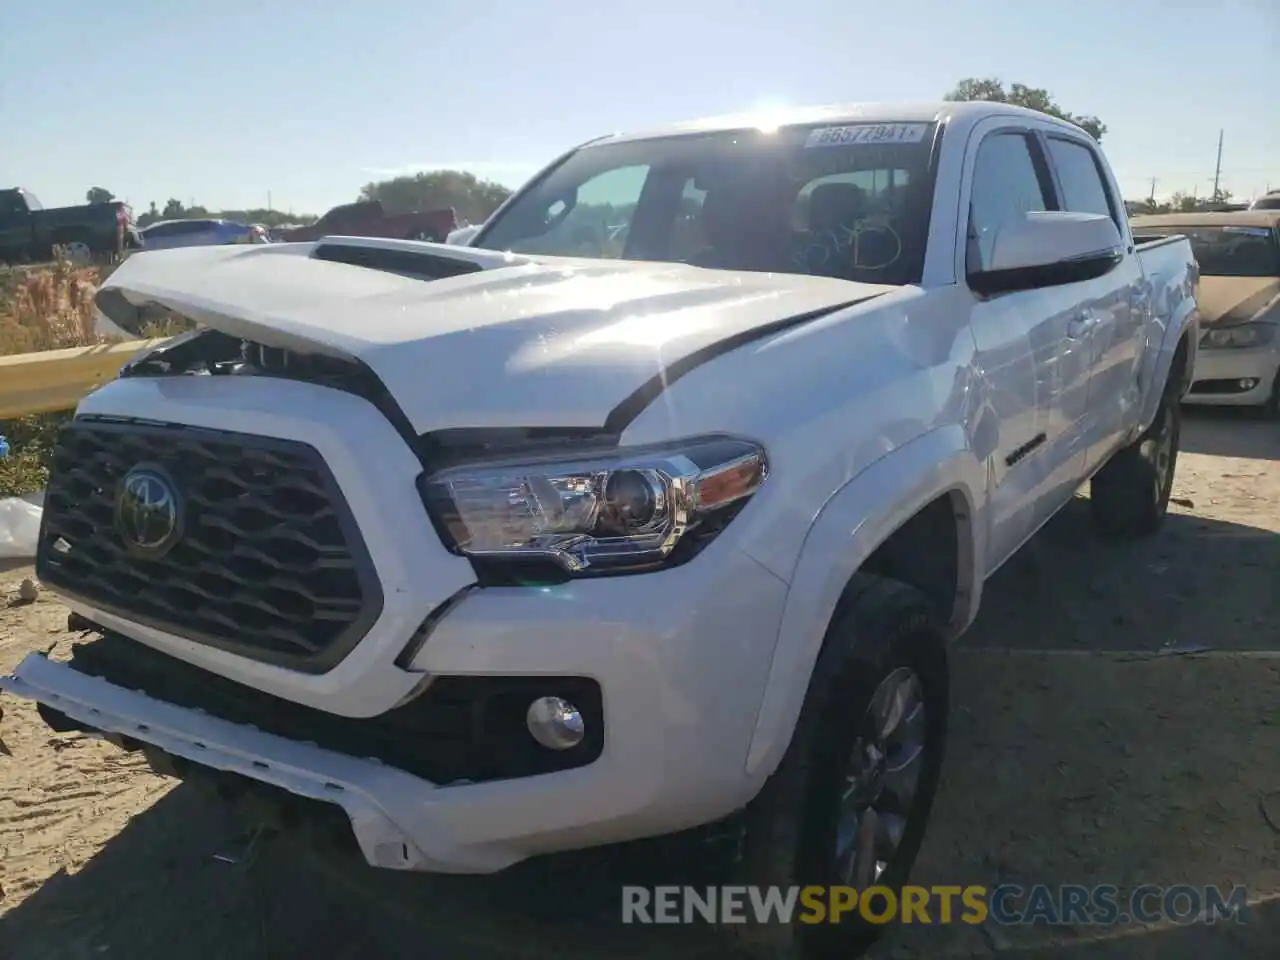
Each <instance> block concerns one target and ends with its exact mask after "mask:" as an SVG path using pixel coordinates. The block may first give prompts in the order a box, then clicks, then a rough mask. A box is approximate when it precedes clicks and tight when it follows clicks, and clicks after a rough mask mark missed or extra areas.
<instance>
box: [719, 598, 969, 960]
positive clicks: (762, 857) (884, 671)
mask: <svg viewBox="0 0 1280 960" xmlns="http://www.w3.org/2000/svg"><path fill="white" fill-rule="evenodd" d="M846 597H847V601H846V602H845V603H844V604H843V609H842V610H841V611H840V612H838V613H837V616H836V617H835V619H834V620H833V622H832V624H831V626H830V628H829V629H828V633H827V638H826V641H825V644H824V647H823V650H822V653H821V655H820V656H819V658H818V662H817V665H816V666H815V668H814V672H813V676H812V679H811V681H810V684H809V690H808V694H807V696H806V699H805V704H804V707H803V708H802V710H801V714H800V718H799V720H798V722H797V724H796V730H795V733H794V735H793V737H792V742H791V745H790V747H789V748H788V750H787V753H786V755H785V756H784V757H783V760H782V762H781V764H780V765H779V767H778V769H777V771H776V772H775V773H774V774H773V776H772V777H770V779H769V780H768V782H767V783H766V784H765V786H764V788H763V789H762V790H761V792H760V794H759V796H758V797H757V798H756V799H755V800H754V801H753V802H752V804H751V805H750V806H749V807H748V808H747V811H746V817H745V825H744V834H743V838H742V846H741V855H740V857H739V859H738V862H737V864H736V869H735V873H736V877H735V882H736V883H740V884H745V885H748V886H760V887H770V886H780V887H782V888H784V890H783V893H784V894H785V892H786V890H785V888H788V887H792V886H799V887H804V886H809V885H814V884H817V885H822V886H824V887H831V886H847V887H853V888H855V890H856V891H857V892H858V895H859V896H861V894H862V893H863V891H865V890H866V889H867V888H868V887H872V886H875V887H880V888H883V889H887V890H889V891H891V892H892V893H893V896H894V898H895V899H896V900H898V901H900V899H901V890H902V887H903V886H904V885H905V884H906V882H907V879H908V876H909V874H910V871H911V867H912V864H913V863H914V862H915V859H916V854H917V853H918V852H919V850H920V844H921V842H922V841H923V839H924V833H925V826H926V824H927V823H928V819H929V812H930V809H931V808H932V805H933V798H934V794H935V792H936V791H937V786H938V778H939V774H940V771H941V768H942V755H943V746H944V742H945V739H946V725H947V709H948V686H949V681H948V673H947V664H946V651H945V644H944V641H943V639H942V632H941V629H940V627H939V625H938V622H937V619H936V617H935V614H934V612H933V609H932V607H931V606H930V605H929V603H928V602H927V601H926V600H925V598H924V597H923V596H921V595H920V594H919V593H918V592H917V591H915V590H913V589H912V588H910V587H908V586H906V585H904V584H901V583H897V582H895V581H891V580H886V579H884V578H882V577H876V576H870V575H866V574H858V575H857V576H856V577H855V578H854V580H853V582H852V583H851V584H850V588H849V591H848V593H847V594H846ZM764 892H765V891H762V893H764ZM884 899H885V901H886V902H883V903H876V902H875V898H874V897H873V899H872V902H871V903H870V904H869V905H868V907H869V913H870V916H872V917H873V918H874V917H883V916H884V915H885V910H886V906H887V904H888V899H887V898H884ZM829 902H830V901H829V900H828V903H829ZM734 929H735V931H736V932H737V933H738V934H739V935H740V936H741V937H743V938H744V939H745V940H746V941H748V943H749V944H750V945H752V946H756V947H767V948H769V949H779V948H783V949H785V948H794V947H798V948H799V955H800V956H801V957H804V958H807V960H810V958H812V960H819V958H820V960H826V958H829V957H830V958H834V957H840V958H848V957H852V956H856V955H857V954H858V953H860V952H861V951H863V950H864V949H866V948H867V947H869V946H870V945H871V944H872V943H873V942H874V941H875V940H876V939H877V938H878V937H879V936H880V935H881V934H882V933H883V932H884V929H885V928H884V924H883V923H882V922H868V920H866V919H865V918H864V917H863V916H862V915H861V912H860V911H859V910H857V909H854V910H852V911H850V912H849V913H846V914H845V915H844V916H843V917H842V918H841V920H840V922H839V923H824V924H815V925H808V924H795V925H794V926H792V927H789V928H788V927H779V926H777V925H756V924H747V925H743V926H740V927H735V928H734Z"/></svg>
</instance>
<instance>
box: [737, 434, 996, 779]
mask: <svg viewBox="0 0 1280 960" xmlns="http://www.w3.org/2000/svg"><path fill="white" fill-rule="evenodd" d="M986 487H987V483H986V468H985V466H984V464H983V463H982V461H980V460H979V459H978V458H977V457H976V456H975V455H974V454H973V452H972V451H971V450H970V449H969V445H968V443H967V441H966V437H965V434H964V431H963V429H962V428H961V427H960V426H958V425H952V426H946V427H939V428H937V429H935V430H932V431H930V432H929V433H926V434H923V435H921V436H920V437H917V438H916V439H915V440H912V441H911V442H909V443H907V444H904V445H903V446H901V447H899V448H897V449H896V450H894V451H893V452H891V453H889V454H887V455H886V456H884V457H882V458H881V459H879V460H877V461H876V462H875V463H873V464H871V465H870V466H869V467H867V468H866V469H865V470H863V471H862V472H861V473H859V474H858V475H857V476H855V477H854V478H853V479H851V480H850V481H849V482H848V483H847V484H846V485H845V486H844V487H842V488H841V489H840V490H839V491H837V492H836V494H835V495H834V496H832V497H831V499H830V500H828V501H827V503H826V504H825V505H824V506H823V508H822V510H821V511H820V512H819V514H818V516H817V518H816V519H815V520H814V522H813V525H812V526H811V527H810V529H809V533H808V535H807V536H806V537H805V540H804V544H803V546H802V548H801V552H800V557H799V560H798V562H797V563H796V567H795V572H794V575H793V577H792V580H791V587H790V589H789V590H788V592H787V599H786V604H785V606H784V608H783V614H782V623H781V626H780V627H779V631H778V642H777V645H776V646H775V648H774V654H773V662H772V665H771V666H770V670H769V676H768V680H767V682H766V684H765V690H764V695H763V699H762V700H761V704H760V711H759V714H758V715H757V718H756V728H755V732H754V734H753V736H752V741H751V748H750V750H749V752H748V755H747V772H748V774H757V775H758V774H769V773H772V772H773V770H774V769H776V767H777V765H778V763H779V762H780V761H781V760H782V755H783V754H784V753H785V752H786V749H787V745H788V744H789V743H790V742H791V735H792V732H793V731H794V730H795V725H796V721H797V719H798V718H799V716H800V708H801V706H802V705H803V703H804V698H805V694H806V692H807V690H808V685H809V676H810V675H811V673H812V671H813V667H814V664H815V663H816V661H817V659H818V653H819V651H820V650H821V649H822V642H823V639H824V637H825V636H826V631H827V625H828V624H829V623H830V622H831V618H832V616H833V614H834V613H835V609H836V604H837V603H838V602H839V600H840V596H841V594H842V593H843V592H844V588H845V586H846V585H847V584H848V582H849V580H850V578H852V576H853V575H854V573H856V572H857V570H858V569H859V567H861V566H862V564H863V563H864V562H865V561H866V559H867V558H868V557H869V556H870V555H871V554H872V552H873V551H874V550H875V549H876V548H877V547H878V546H879V545H880V544H881V543H883V542H884V541H885V540H886V539H888V537H889V536H890V535H891V534H892V533H893V532H894V531H895V530H897V529H898V528H899V527H901V526H902V525H903V524H904V523H906V521H907V520H909V519H911V517H912V516H914V515H915V514H916V513H917V512H918V511H919V510H920V509H921V508H923V507H924V506H926V505H927V504H929V503H931V502H932V501H934V500H936V499H937V498H938V497H939V496H942V495H943V494H947V493H950V492H952V491H955V492H956V493H958V494H959V495H960V496H961V497H962V498H963V503H964V509H963V513H964V517H963V521H964V522H962V524H961V530H960V537H959V540H960V579H961V583H960V586H959V590H958V591H957V594H958V596H957V603H956V605H955V611H954V613H953V616H952V619H951V622H950V624H949V628H950V631H951V633H952V635H956V634H959V633H960V632H961V631H963V630H964V629H965V627H967V626H968V625H969V623H970V622H971V621H972V619H973V616H974V614H975V613H976V612H977V607H978V601H979V597H980V594H981V589H982V580H983V574H982V570H981V558H982V557H983V556H984V544H985V541H986V534H985V530H986V526H985V522H984V521H985V516H984V514H985V510H986Z"/></svg>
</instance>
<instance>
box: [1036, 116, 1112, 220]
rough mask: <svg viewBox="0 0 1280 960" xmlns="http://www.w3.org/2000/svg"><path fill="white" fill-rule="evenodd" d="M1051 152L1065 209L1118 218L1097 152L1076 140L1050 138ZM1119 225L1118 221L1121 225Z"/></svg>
mask: <svg viewBox="0 0 1280 960" xmlns="http://www.w3.org/2000/svg"><path fill="white" fill-rule="evenodd" d="M1049 155H1050V156H1051V157H1052V158H1053V165H1054V167H1055V168H1056V169H1057V171H1058V180H1059V182H1060V183H1061V184H1062V202H1063V208H1064V209H1066V210H1070V211H1072V212H1073V213H1100V214H1102V215H1103V216H1104V217H1111V218H1113V219H1114V218H1115V211H1114V210H1113V209H1112V207H1111V203H1110V202H1109V200H1108V198H1107V188H1106V184H1104V183H1103V182H1102V174H1101V173H1100V172H1099V170H1098V162H1097V160H1096V159H1094V153H1093V151H1092V150H1091V149H1090V148H1089V147H1087V146H1085V145H1084V144H1083V143H1077V142H1075V141H1074V140H1062V139H1060V138H1058V137H1050V138H1049ZM1117 226H1118V224H1117Z"/></svg>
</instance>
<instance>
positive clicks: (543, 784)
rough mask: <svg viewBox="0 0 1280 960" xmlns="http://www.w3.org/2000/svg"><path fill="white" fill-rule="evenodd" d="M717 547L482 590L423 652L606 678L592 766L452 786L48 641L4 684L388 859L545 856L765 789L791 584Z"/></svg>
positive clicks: (531, 671) (626, 835) (482, 868)
mask: <svg viewBox="0 0 1280 960" xmlns="http://www.w3.org/2000/svg"><path fill="white" fill-rule="evenodd" d="M715 547H716V545H715V544H713V545H712V547H711V548H708V550H707V551H704V554H703V555H702V556H701V557H699V558H697V559H696V560H695V561H693V562H692V563H690V564H687V565H686V566H685V567H682V568H679V569H676V570H671V571H666V572H662V573H656V574H648V575H643V576H638V577H631V578H612V579H608V580H598V581H584V582H579V583H571V584H565V585H563V586H559V587H547V588H500V589H491V590H476V591H473V592H472V593H470V594H468V595H467V596H466V597H465V598H464V599H463V600H462V601H461V602H459V603H458V604H456V605H455V606H454V607H453V608H452V609H451V611H450V612H449V613H448V614H447V615H446V616H444V617H443V619H442V620H441V621H440V622H439V623H438V624H437V626H436V629H435V631H434V632H433V633H432V634H431V636H430V639H429V640H428V642H427V643H426V645H425V646H424V648H423V650H422V652H421V653H420V654H419V655H418V657H417V659H416V660H415V663H414V669H415V671H417V670H421V671H422V673H423V674H425V675H441V674H449V675H459V674H461V675H471V676H482V675H505V676H537V675H539V674H541V675H557V674H566V673H573V674H578V675H584V676H590V677H593V678H594V679H596V680H597V681H598V682H599V684H600V687H601V689H602V691H603V701H604V730H605V737H604V741H605V742H604V747H603V750H602V752H601V754H600V756H599V758H598V759H596V760H595V761H594V762H593V763H590V764H589V765H587V766H584V767H579V768H577V769H571V770H563V771H560V772H555V773H547V774H540V775H536V776H529V777H521V778H516V779H508V780H495V781H490V782H485V783H459V784H452V785H447V786H440V785H437V784H434V783H430V782H428V781H427V780H425V779H421V778H419V777H415V776H412V775H410V774H408V773H406V772H404V771H402V770H398V769H395V768H394V767H391V766H389V765H387V764H384V763H381V762H378V761H375V760H370V759H362V758H359V757H354V756H349V755H345V754H342V753H339V752H336V751H334V750H331V749H326V748H325V747H324V746H318V745H316V744H312V743H303V742H299V741H295V740H292V739H288V738H286V737H283V736H278V735H275V734H271V733H266V732H263V731H261V730H259V729H256V728H254V727H250V726H242V725H238V724H235V723H230V722H228V721H227V720H224V719H221V718H219V717H215V716H211V715H209V714H207V713H203V712H200V711H198V710H194V709H187V708H182V707H177V706H175V705H173V704H171V703H165V702H162V701H161V700H158V699H154V698H152V697H150V696H148V695H146V694H145V693H142V692H137V691H133V690H128V689H125V688H123V687H121V686H116V685H113V684H111V683H108V682H106V681H105V680H102V679H99V678H97V677H93V676H88V675H86V674H85V673H82V672H80V671H79V670H77V669H74V668H73V667H71V666H69V665H67V664H63V663H55V662H51V661H50V660H48V659H46V658H45V657H44V656H43V655H40V654H31V655H29V656H28V657H27V658H26V659H25V660H23V661H22V663H21V664H19V666H18V668H17V670H16V671H15V672H14V674H13V676H11V677H7V678H0V690H4V691H7V692H9V693H12V694H15V695H17V696H20V697H24V698H27V699H30V700H34V701H37V702H39V703H42V704H46V705H48V706H49V707H51V708H53V709H54V710H56V711H59V712H61V713H63V714H65V715H66V716H68V717H70V718H72V719H73V720H75V721H78V723H80V724H82V725H84V726H86V727H90V728H92V729H94V730H99V731H102V732H104V733H109V734H116V735H119V736H121V737H126V738H129V739H132V740H135V741H139V742H141V743H143V744H149V745H152V746H154V747H158V748H159V749H161V750H163V751H165V752H166V753H169V754H172V755H174V756H177V757H181V758H184V759H186V760H188V761H191V762H193V763H196V764H199V765H202V766H205V767H209V768H212V769H216V770H221V771H227V772H231V773H235V774H240V775H242V776H245V777H248V778H250V779H252V780H256V781H260V782H263V783H267V784H271V785H273V786H276V787H280V788H282V789H284V790H287V791H289V792H290V793H293V794H296V795H298V796H301V797H306V798H310V799H314V800H320V801H324V802H326V803H330V804H334V805H336V806H338V807H341V808H342V810H343V811H345V813H346V815H347V817H348V819H349V820H350V822H351V827H352V830H353V832H354V835H355V839H356V841H357V843H358V845H359V847H360V849H361V851H362V853H363V855H364V857H365V859H366V860H367V861H368V862H369V863H370V864H371V865H373V866H377V867H386V868H392V869H401V870H424V871H438V872H448V873H488V872H493V871H497V870H500V869H503V868H505V867H507V866H510V865H511V864H514V863H516V862H518V861H520V860H522V859H525V858H527V857H530V856H533V855H536V854H541V853H552V852H557V851H562V850H570V849H578V848H582V847H589V846H595V845H600V844H606V843H613V842H620V841H625V840H631V839H636V838H640V837H646V836H655V835H659V834H664V833H669V832H674V831H678V830H681V829H685V828H688V827H693V826H697V825H699V824H704V823H708V822H711V821H714V820H716V819H719V818H720V817H722V816H724V815H727V814H729V813H731V812H733V811H734V810H736V809H738V808H740V807H741V806H743V805H745V804H746V803H747V802H748V801H749V800H750V799H751V797H752V796H754V794H755V793H756V791H757V790H758V789H759V787H760V786H761V782H762V780H761V779H760V778H755V777H749V776H748V775H747V773H746V757H747V750H748V747H749V744H750V740H751V735H752V731H753V729H754V725H755V720H756V713H757V711H758V709H759V704H760V696H761V693H762V691H763V689H764V683H765V679H766V676H767V673H768V668H769V664H770V662H771V658H772V653H773V644H774V641H775V640H776V637H777V630H778V624H779V621H780V617H781V611H782V605H783V601H784V599H785V594H786V588H785V585H784V584H783V583H782V582H781V581H779V580H778V579H777V578H776V577H774V576H773V574H771V573H769V572H768V571H766V570H765V569H764V568H763V567H761V566H760V565H759V564H757V563H756V562H755V561H754V560H751V559H750V558H748V557H747V556H746V555H745V554H742V553H739V552H738V551H736V550H733V549H728V548H727V549H725V550H717V549H715ZM713 554H714V556H712V555H713ZM701 561H706V562H705V563H702V562H701Z"/></svg>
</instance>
